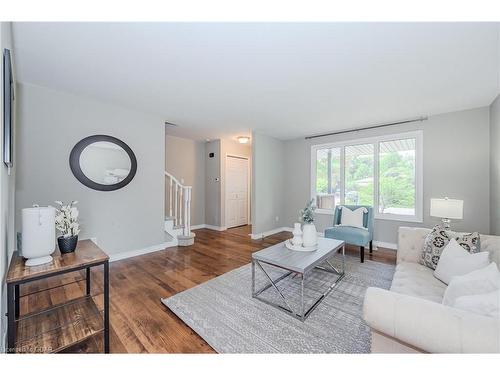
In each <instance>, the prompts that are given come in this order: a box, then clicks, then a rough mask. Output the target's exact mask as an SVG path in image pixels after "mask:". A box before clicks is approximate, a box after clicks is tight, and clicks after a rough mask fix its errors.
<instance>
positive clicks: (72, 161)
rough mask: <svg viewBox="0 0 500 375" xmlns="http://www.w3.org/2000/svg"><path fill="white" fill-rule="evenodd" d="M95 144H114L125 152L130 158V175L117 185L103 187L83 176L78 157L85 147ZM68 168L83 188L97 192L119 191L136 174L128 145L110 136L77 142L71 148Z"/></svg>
mask: <svg viewBox="0 0 500 375" xmlns="http://www.w3.org/2000/svg"><path fill="white" fill-rule="evenodd" d="M95 142H110V143H114V144H115V145H118V146H120V147H121V148H123V149H124V150H125V152H126V153H127V155H128V156H129V158H130V173H129V174H128V176H127V177H125V178H124V179H123V180H122V181H120V182H118V183H117V184H112V185H104V184H99V183H97V182H94V181H92V180H91V179H90V178H88V177H87V176H85V174H84V173H83V171H82V168H81V167H80V155H81V153H82V151H83V150H84V149H85V147H87V146H88V145H90V144H92V143H95ZM69 167H70V168H71V171H72V172H73V174H74V175H75V177H76V178H77V180H78V181H80V182H81V183H82V184H84V185H85V186H87V187H89V188H91V189H94V190H99V191H113V190H118V189H121V188H122V187H124V186H126V185H128V184H129V183H130V181H132V179H133V178H134V176H135V173H136V172H137V159H136V158H135V155H134V152H133V151H132V149H131V148H130V147H128V145H127V144H126V143H125V142H123V141H121V140H119V139H118V138H115V137H112V136H110V135H91V136H90V137H87V138H83V139H82V140H81V141H80V142H78V143H77V144H76V145H75V147H73V149H72V150H71V153H70V155H69Z"/></svg>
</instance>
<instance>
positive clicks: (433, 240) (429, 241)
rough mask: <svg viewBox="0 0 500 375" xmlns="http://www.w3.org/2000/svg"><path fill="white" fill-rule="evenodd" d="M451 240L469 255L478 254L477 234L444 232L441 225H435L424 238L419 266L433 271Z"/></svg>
mask: <svg viewBox="0 0 500 375" xmlns="http://www.w3.org/2000/svg"><path fill="white" fill-rule="evenodd" d="M452 238H454V239H455V240H456V241H457V242H458V244H459V245H460V246H462V247H463V248H464V249H465V250H467V251H468V252H470V253H478V252H479V250H480V239H479V233H478V232H473V233H456V232H453V231H451V230H445V229H444V228H443V227H442V226H441V225H436V226H435V227H434V228H432V231H431V232H430V233H429V234H428V235H427V237H426V238H425V241H424V248H423V251H422V255H421V257H420V264H423V265H424V266H427V267H429V268H431V269H433V270H435V269H436V267H437V264H438V262H439V257H440V256H441V253H442V252H443V250H444V248H445V246H446V245H448V242H450V240H451V239H452Z"/></svg>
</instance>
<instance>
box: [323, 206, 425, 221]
mask: <svg viewBox="0 0 500 375" xmlns="http://www.w3.org/2000/svg"><path fill="white" fill-rule="evenodd" d="M315 213H317V214H320V215H330V216H333V215H334V210H327V209H324V208H317V209H316V211H315ZM375 220H387V221H402V222H407V223H423V222H424V221H423V219H421V218H419V217H415V216H397V215H380V214H377V215H375Z"/></svg>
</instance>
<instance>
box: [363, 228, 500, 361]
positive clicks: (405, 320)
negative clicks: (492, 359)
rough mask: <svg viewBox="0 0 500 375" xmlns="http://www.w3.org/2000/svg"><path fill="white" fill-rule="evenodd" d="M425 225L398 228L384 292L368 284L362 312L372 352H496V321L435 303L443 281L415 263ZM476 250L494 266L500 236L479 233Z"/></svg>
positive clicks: (499, 347) (499, 258) (499, 334)
mask: <svg viewBox="0 0 500 375" xmlns="http://www.w3.org/2000/svg"><path fill="white" fill-rule="evenodd" d="M429 232H430V229H426V228H408V227H401V228H399V233H398V250H397V266H396V272H395V274H394V278H393V280H392V285H391V288H390V290H385V289H380V288H368V289H367V291H366V295H365V300H364V305H363V314H364V319H365V321H366V323H367V324H368V325H369V326H370V327H371V330H372V353H410V352H430V353H491V352H493V353H498V352H500V324H499V320H498V319H495V318H491V317H487V316H483V315H478V314H474V313H471V312H468V311H464V310H459V309H455V308H452V307H449V306H445V305H442V304H441V301H442V299H443V294H444V291H445V289H446V285H445V284H444V283H442V282H441V281H439V280H438V279H436V278H435V277H434V275H433V270H431V269H430V268H428V267H426V266H423V265H421V264H419V263H418V260H419V257H420V254H421V252H422V247H423V243H424V239H425V237H426V236H427V234H428V233H429ZM481 251H488V252H489V253H490V259H491V261H493V262H496V264H497V265H499V264H500V236H488V235H481Z"/></svg>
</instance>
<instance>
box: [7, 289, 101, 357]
mask: <svg viewBox="0 0 500 375" xmlns="http://www.w3.org/2000/svg"><path fill="white" fill-rule="evenodd" d="M103 331H104V322H103V316H102V314H101V313H100V312H99V309H98V308H97V306H96V304H95V302H94V300H93V299H92V297H91V296H84V297H81V298H78V299H75V300H72V301H68V302H65V303H64V304H61V305H57V306H54V307H52V308H50V309H48V310H45V311H41V312H37V313H35V314H31V315H26V316H22V317H21V318H20V319H19V320H17V321H16V344H15V351H16V352H18V353H57V352H60V351H63V350H64V349H67V348H69V347H71V346H73V345H75V344H78V343H80V342H83V341H84V340H87V339H88V338H90V337H92V336H94V335H97V334H99V333H102V332H103Z"/></svg>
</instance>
